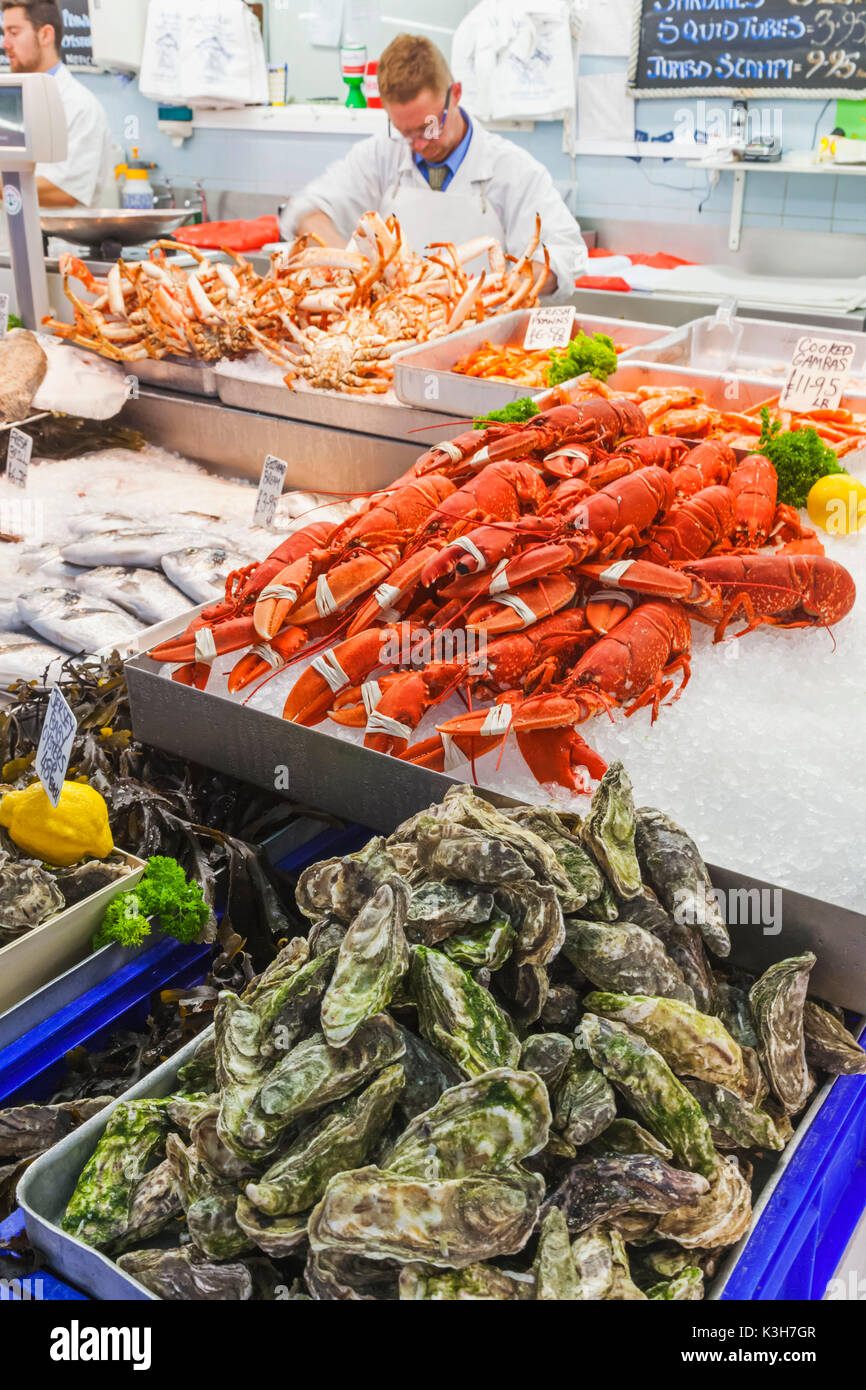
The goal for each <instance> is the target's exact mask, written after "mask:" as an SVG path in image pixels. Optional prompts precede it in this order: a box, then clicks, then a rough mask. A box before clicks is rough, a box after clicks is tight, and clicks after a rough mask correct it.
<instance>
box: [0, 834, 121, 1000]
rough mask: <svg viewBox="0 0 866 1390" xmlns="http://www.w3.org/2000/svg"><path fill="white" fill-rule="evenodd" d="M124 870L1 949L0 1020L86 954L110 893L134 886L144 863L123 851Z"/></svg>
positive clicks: (89, 951) (88, 952) (88, 951)
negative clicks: (126, 871) (121, 875)
mask: <svg viewBox="0 0 866 1390" xmlns="http://www.w3.org/2000/svg"><path fill="white" fill-rule="evenodd" d="M123 858H124V859H125V860H126V862H127V864H128V866H129V872H128V873H127V874H125V875H124V877H123V878H119V879H116V880H115V881H114V882H113V883H109V884H107V885H106V887H105V888H101V889H100V890H99V892H97V893H91V895H90V897H89V898H84V899H83V900H82V901H81V902H80V903H76V904H75V905H74V906H73V907H68V908H66V909H65V910H64V911H63V912H58V913H56V914H55V916H54V917H50V918H49V919H48V921H47V922H43V923H42V925H41V926H39V927H34V928H33V929H32V930H31V931H28V932H25V933H24V935H23V936H17V937H15V939H14V940H13V941H10V942H9V943H8V945H6V946H4V947H3V948H2V949H0V1019H2V1015H3V1014H4V1013H6V1011H7V1010H8V1009H12V1008H14V1007H15V1005H16V1004H20V1003H22V1002H23V1001H24V1000H25V999H27V998H29V996H30V995H31V994H33V993H35V991H36V990H38V989H41V988H42V986H43V985H47V984H50V982H51V981H52V980H54V979H56V978H57V977H58V976H59V975H62V974H63V973H64V972H65V971H67V970H69V969H70V968H71V967H72V966H74V965H77V964H78V963H79V961H82V960H84V958H85V956H87V955H89V954H90V953H91V945H90V943H91V940H92V938H93V934H94V932H95V931H96V930H97V928H98V927H99V924H100V923H101V921H102V919H103V917H104V915H105V909H106V908H107V906H108V904H109V903H110V902H111V901H112V899H113V898H116V897H117V896H118V895H119V894H121V893H126V892H128V891H129V889H130V888H134V887H135V885H136V883H138V880H139V879H140V878H141V876H142V874H143V873H144V870H145V867H146V866H145V863H144V860H142V859H137V858H136V857H135V855H134V854H126V853H124V854H123Z"/></svg>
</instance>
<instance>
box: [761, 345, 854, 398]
mask: <svg viewBox="0 0 866 1390" xmlns="http://www.w3.org/2000/svg"><path fill="white" fill-rule="evenodd" d="M855 351H856V348H855V347H854V344H853V343H843V342H839V341H838V340H837V339H835V338H816V337H815V336H814V334H812V333H804V334H803V336H802V337H801V338H798V339H797V346H796V347H795V348H794V355H793V357H792V358H791V365H790V367H789V368H788V376H787V379H786V381H785V389H784V390H783V392H782V395H781V397H780V399H779V406H780V408H781V409H782V410H835V409H836V407H837V406H838V404H839V402H840V400H841V399H842V392H843V391H844V389H845V383H846V381H847V380H848V374H849V372H850V371H851V368H852V366H853V365H854V353H855Z"/></svg>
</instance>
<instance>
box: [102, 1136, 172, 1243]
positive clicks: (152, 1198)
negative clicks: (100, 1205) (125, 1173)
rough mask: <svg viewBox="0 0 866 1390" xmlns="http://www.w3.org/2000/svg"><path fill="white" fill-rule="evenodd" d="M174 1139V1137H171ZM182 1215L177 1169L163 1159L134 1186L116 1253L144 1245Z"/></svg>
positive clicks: (117, 1241) (167, 1160)
mask: <svg viewBox="0 0 866 1390" xmlns="http://www.w3.org/2000/svg"><path fill="white" fill-rule="evenodd" d="M169 1138H171V1135H169ZM182 1211H183V1207H182V1205H181V1197H180V1191H179V1190H178V1186H177V1182H176V1180H175V1173H174V1167H173V1165H172V1163H171V1162H170V1160H169V1159H167V1158H164V1159H163V1160H162V1163H159V1164H157V1166H156V1168H152V1169H151V1170H150V1172H149V1173H146V1174H145V1175H144V1177H143V1178H142V1179H141V1180H140V1181H139V1182H138V1183H136V1185H135V1188H134V1189H133V1193H132V1199H131V1201H130V1203H129V1214H128V1216H127V1220H126V1227H125V1230H124V1231H123V1234H122V1235H121V1236H120V1237H118V1239H117V1240H116V1241H114V1243H113V1246H112V1248H113V1249H114V1250H124V1249H127V1248H128V1247H129V1246H131V1245H136V1244H143V1243H144V1242H145V1241H148V1240H151V1239H152V1238H153V1237H154V1236H155V1235H158V1234H159V1232H160V1231H161V1230H162V1229H163V1227H164V1226H167V1225H168V1223H169V1221H171V1220H172V1219H173V1218H174V1217H175V1216H179V1215H180V1214H181V1213H182Z"/></svg>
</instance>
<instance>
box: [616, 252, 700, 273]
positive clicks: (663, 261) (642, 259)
mask: <svg viewBox="0 0 866 1390" xmlns="http://www.w3.org/2000/svg"><path fill="white" fill-rule="evenodd" d="M626 255H628V258H629V260H630V261H631V263H632V265H648V266H650V267H651V268H652V269H653V270H673V269H674V268H675V267H676V266H678V265H697V264H698V262H697V261H684V260H683V258H682V256H669V255H668V253H667V252H666V251H656V253H655V255H653V256H642V255H639V254H638V255H634V256H633V255H631V254H630V253H629V252H626Z"/></svg>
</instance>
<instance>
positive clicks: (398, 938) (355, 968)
mask: <svg viewBox="0 0 866 1390" xmlns="http://www.w3.org/2000/svg"><path fill="white" fill-rule="evenodd" d="M408 910H409V889H408V887H407V886H406V884H405V883H403V881H402V879H399V878H393V879H391V880H390V881H389V882H387V883H383V884H382V885H381V887H379V888H377V889H376V892H375V894H374V895H373V897H372V898H370V900H369V901H368V902H367V903H365V905H364V906H363V907H362V909H361V911H360V912H359V913H358V915H357V917H355V918H354V919H353V921H352V924H351V926H350V927H349V930H348V931H347V932H346V935H345V936H344V937H343V941H342V944H341V946H340V953H339V955H338V957H337V964H336V966H335V968H334V974H333V977H332V979H331V983H330V984H329V985H328V988H327V990H326V991H325V997H324V999H323V1000H322V1011H321V1017H322V1031H323V1033H324V1034H325V1037H326V1038H327V1040H328V1042H329V1043H330V1044H331V1045H332V1047H342V1046H343V1045H344V1044H345V1043H347V1042H349V1041H351V1039H352V1038H353V1037H354V1036H355V1034H356V1033H357V1031H358V1029H359V1028H360V1026H361V1024H362V1023H364V1022H366V1020H367V1019H370V1018H373V1016H374V1015H375V1014H379V1013H381V1012H382V1010H383V1009H385V1008H387V1006H388V1004H389V1003H390V1002H391V998H392V996H393V993H394V988H395V986H396V984H397V981H398V980H400V979H401V978H402V977H403V975H405V973H406V970H407V968H408V965H409V947H408V946H407V944H406V937H405V935H404V931H403V927H404V924H405V922H406V914H407V912H408Z"/></svg>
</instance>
